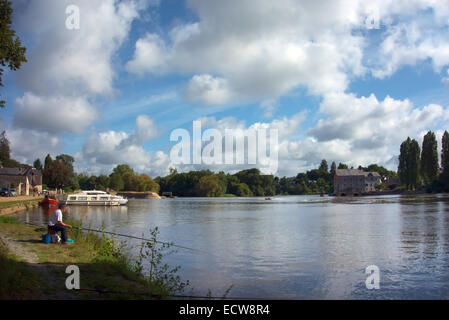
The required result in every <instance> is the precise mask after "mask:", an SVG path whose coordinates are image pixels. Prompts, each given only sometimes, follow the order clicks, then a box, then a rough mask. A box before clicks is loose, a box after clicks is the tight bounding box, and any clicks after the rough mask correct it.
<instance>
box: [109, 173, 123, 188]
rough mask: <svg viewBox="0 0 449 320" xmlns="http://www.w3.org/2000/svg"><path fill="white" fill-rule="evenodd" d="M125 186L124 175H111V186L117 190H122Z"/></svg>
mask: <svg viewBox="0 0 449 320" xmlns="http://www.w3.org/2000/svg"><path fill="white" fill-rule="evenodd" d="M124 187H125V183H124V182H123V179H122V176H121V175H119V174H118V173H113V174H111V175H110V176H109V188H111V189H113V190H115V191H121V190H123V188H124Z"/></svg>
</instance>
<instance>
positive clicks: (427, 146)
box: [421, 131, 438, 185]
mask: <svg viewBox="0 0 449 320" xmlns="http://www.w3.org/2000/svg"><path fill="white" fill-rule="evenodd" d="M437 149H438V147H437V139H436V137H435V133H433V132H432V131H429V132H427V134H426V135H425V136H424V139H423V143H422V153H421V176H422V178H423V181H424V184H426V185H429V184H431V183H432V182H433V181H435V180H437V178H438V150H437Z"/></svg>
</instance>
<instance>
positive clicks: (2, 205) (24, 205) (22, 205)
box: [0, 198, 43, 216]
mask: <svg viewBox="0 0 449 320" xmlns="http://www.w3.org/2000/svg"><path fill="white" fill-rule="evenodd" d="M9 199H10V198H8V199H2V201H0V216H2V215H7V214H11V213H15V212H19V211H23V210H28V209H30V208H33V207H37V206H39V202H40V201H41V200H42V199H43V198H33V199H21V200H9ZM11 199H14V198H11Z"/></svg>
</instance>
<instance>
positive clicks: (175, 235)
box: [20, 195, 449, 299]
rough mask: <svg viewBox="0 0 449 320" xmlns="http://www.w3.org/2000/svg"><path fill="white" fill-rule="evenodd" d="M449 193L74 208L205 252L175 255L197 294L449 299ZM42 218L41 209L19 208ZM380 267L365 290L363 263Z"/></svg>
mask: <svg viewBox="0 0 449 320" xmlns="http://www.w3.org/2000/svg"><path fill="white" fill-rule="evenodd" d="M448 212H449V198H448V197H447V196H442V195H438V196H435V195H420V196H405V197H402V196H384V197H357V198H333V197H319V196H288V197H273V198H272V200H265V199H264V198H218V199H211V198H203V199H201V198H195V199H193V198H192V199H189V198H178V199H164V200H131V201H130V202H129V204H128V206H126V207H75V206H73V207H70V208H69V210H68V215H69V216H73V217H76V218H80V219H82V220H83V222H84V224H85V225H89V224H92V226H94V227H99V226H100V225H101V224H102V223H103V222H104V223H105V225H106V229H107V230H116V231H118V232H120V233H125V234H132V235H135V236H141V235H142V234H144V235H145V236H148V231H149V228H150V227H154V226H158V227H159V229H160V231H161V240H165V241H173V242H174V243H177V244H180V245H184V246H188V247H192V248H196V249H199V250H202V252H201V253H199V252H194V253H193V252H191V251H185V250H179V251H178V253H176V254H175V255H172V256H169V257H168V258H167V262H168V263H169V264H171V265H181V266H182V269H181V276H182V277H183V278H184V279H189V280H190V281H191V282H192V284H193V286H194V288H195V290H196V292H197V293H199V294H205V293H206V292H207V290H208V289H211V290H212V291H213V293H215V294H221V293H223V292H224V291H225V290H226V289H227V288H228V286H229V285H231V284H234V285H235V287H234V289H233V290H232V295H233V296H237V297H238V296H241V297H264V298H284V299H303V298H309V299H324V298H325V299H338V298H343V299H345V298H351V299H360V298H363V299H364V298H369V299H389V298H447V297H448V296H449V294H448V293H449V276H448V274H449V272H448V271H449V270H448V266H449V263H448V262H449V261H448V257H449V250H448V249H449V236H448V235H449V217H448ZM20 217H21V218H22V219H23V220H27V221H28V222H33V221H35V222H40V223H45V222H46V216H45V214H43V213H42V212H40V211H39V210H36V209H34V210H31V211H28V212H26V213H23V214H21V215H20ZM373 264H374V265H377V266H378V267H379V268H380V270H381V289H380V290H374V291H372V290H367V289H366V287H365V279H366V277H367V275H366V274H365V268H366V267H367V266H369V265H373Z"/></svg>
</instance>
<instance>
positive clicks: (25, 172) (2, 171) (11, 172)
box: [0, 168, 42, 176]
mask: <svg viewBox="0 0 449 320" xmlns="http://www.w3.org/2000/svg"><path fill="white" fill-rule="evenodd" d="M32 174H34V175H42V173H41V172H40V171H39V170H37V169H35V168H0V175H3V176H29V175H32Z"/></svg>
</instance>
